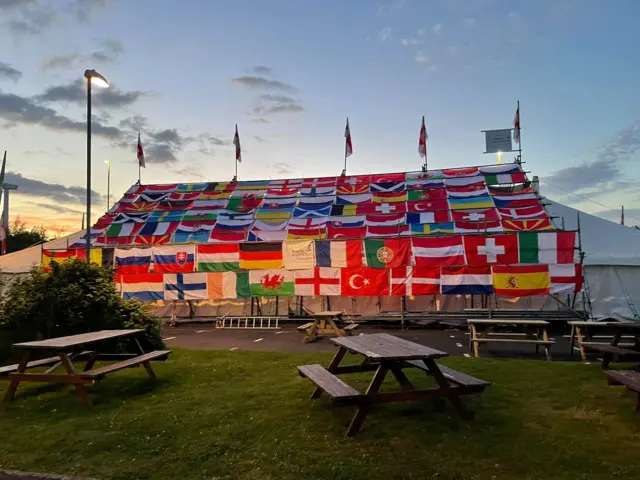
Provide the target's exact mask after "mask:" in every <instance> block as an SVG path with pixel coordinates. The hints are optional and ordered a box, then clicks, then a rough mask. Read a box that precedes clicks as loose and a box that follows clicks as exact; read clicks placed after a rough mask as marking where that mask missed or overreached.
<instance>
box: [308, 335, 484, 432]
mask: <svg viewBox="0 0 640 480" xmlns="http://www.w3.org/2000/svg"><path fill="white" fill-rule="evenodd" d="M331 341H332V342H334V343H336V344H337V345H338V347H339V348H338V351H337V352H336V354H335V356H334V357H333V360H332V361H331V363H330V365H329V367H327V368H324V367H323V366H322V365H303V366H300V367H298V373H299V375H300V376H301V377H304V378H308V379H309V380H311V382H313V383H314V384H315V385H316V388H315V390H314V392H313V394H312V395H311V398H313V399H315V398H319V397H320V396H321V395H322V393H323V392H324V393H326V394H327V395H329V397H331V400H332V402H334V403H337V404H347V405H355V406H356V407H357V411H356V413H355V415H354V416H353V419H352V420H351V424H350V425H349V428H348V429H347V435H348V436H351V435H355V434H356V433H358V431H359V430H360V428H361V427H362V424H363V422H364V420H365V418H366V416H367V414H368V413H369V411H370V409H371V407H372V406H373V405H374V404H377V403H392V402H406V401H419V400H426V399H430V398H441V397H446V398H448V399H449V401H450V402H451V403H452V405H453V406H454V407H455V408H456V410H457V411H458V412H459V413H460V415H461V416H462V417H463V418H465V419H470V418H472V417H473V414H472V413H471V412H470V411H469V410H467V408H466V407H465V406H464V405H463V403H462V401H461V400H460V398H459V397H460V396H461V395H468V394H472V393H480V392H482V391H484V389H485V388H487V387H488V386H489V383H488V382H485V381H484V380H480V379H478V378H474V377H472V376H470V375H467V374H464V373H462V372H458V371H456V370H453V369H451V368H448V367H444V366H442V365H438V364H436V362H435V360H436V359H438V358H444V357H447V356H448V354H447V353H446V352H441V351H440V350H436V349H433V348H431V347H426V346H424V345H420V344H417V343H414V342H410V341H408V340H404V339H402V338H398V337H395V336H393V335H389V334H387V333H376V334H372V335H358V336H357V337H338V338H332V339H331ZM347 352H352V353H356V354H360V355H362V356H364V361H363V362H362V363H361V364H359V365H341V362H342V360H343V359H344V357H345V355H346V353H347ZM406 368H418V369H420V370H422V371H424V372H425V373H426V374H427V375H428V376H432V377H433V379H434V380H435V381H436V383H437V386H436V387H432V388H426V389H416V388H415V387H414V386H413V384H412V383H411V381H410V380H409V379H408V378H407V376H406V375H405V373H404V371H403V370H404V369H406ZM360 372H375V374H374V376H373V379H372V380H371V383H370V384H369V387H368V388H367V390H366V392H365V393H361V392H359V391H358V390H357V389H355V388H353V387H352V386H350V385H348V384H347V383H345V382H344V381H343V380H342V379H340V378H339V377H338V376H337V375H341V374H348V373H360ZM389 372H391V373H392V375H393V376H394V377H395V379H396V380H397V382H398V384H399V385H400V391H384V392H381V391H380V388H381V386H382V383H383V382H384V380H385V377H386V376H387V374H388V373H389Z"/></svg>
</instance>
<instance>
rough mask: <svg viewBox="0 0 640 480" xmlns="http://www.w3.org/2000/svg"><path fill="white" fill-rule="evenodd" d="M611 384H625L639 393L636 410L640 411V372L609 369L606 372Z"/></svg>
mask: <svg viewBox="0 0 640 480" xmlns="http://www.w3.org/2000/svg"><path fill="white" fill-rule="evenodd" d="M604 374H605V375H606V376H607V381H608V383H609V385H624V386H626V387H627V388H628V389H629V390H631V391H632V392H636V393H637V394H638V401H637V402H636V411H637V412H640V372H636V371H633V370H608V371H606V372H604Z"/></svg>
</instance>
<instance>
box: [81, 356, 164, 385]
mask: <svg viewBox="0 0 640 480" xmlns="http://www.w3.org/2000/svg"><path fill="white" fill-rule="evenodd" d="M170 353H171V350H156V351H155V352H149V353H145V354H144V355H139V356H137V357H134V358H130V359H128V360H123V361H122V362H117V363H112V364H110V365H105V366H104V367H98V368H94V369H92V370H87V371H86V372H80V373H78V375H79V376H81V377H83V378H88V379H92V380H99V379H100V378H102V377H104V376H105V375H107V374H108V373H111V372H117V371H118V370H123V369H125V368H129V367H134V366H136V365H140V364H142V365H143V366H144V367H145V369H146V370H147V373H148V374H149V376H150V377H151V378H155V374H154V373H153V370H152V369H151V366H150V365H149V362H150V361H151V360H158V359H166V358H167V357H168V356H169V354H170Z"/></svg>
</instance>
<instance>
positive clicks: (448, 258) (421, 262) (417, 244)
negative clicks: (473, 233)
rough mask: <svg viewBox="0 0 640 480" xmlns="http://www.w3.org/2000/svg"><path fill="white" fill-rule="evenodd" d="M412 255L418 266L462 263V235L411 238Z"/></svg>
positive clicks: (463, 262)
mask: <svg viewBox="0 0 640 480" xmlns="http://www.w3.org/2000/svg"><path fill="white" fill-rule="evenodd" d="M411 246H412V249H413V257H414V259H415V264H416V266H418V267H440V266H443V265H464V264H465V261H464V246H463V243H462V236H461V235H456V236H451V237H433V238H428V237H424V238H422V237H421V238H416V237H414V238H412V239H411Z"/></svg>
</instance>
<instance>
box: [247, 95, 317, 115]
mask: <svg viewBox="0 0 640 480" xmlns="http://www.w3.org/2000/svg"><path fill="white" fill-rule="evenodd" d="M258 100H259V105H258V106H257V107H255V108H254V109H253V113H254V114H256V115H271V114H274V113H302V112H304V111H305V108H304V107H303V106H302V105H301V104H300V102H299V101H298V100H296V99H295V98H292V97H288V96H286V95H270V94H266V95H260V96H259V97H258Z"/></svg>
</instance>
